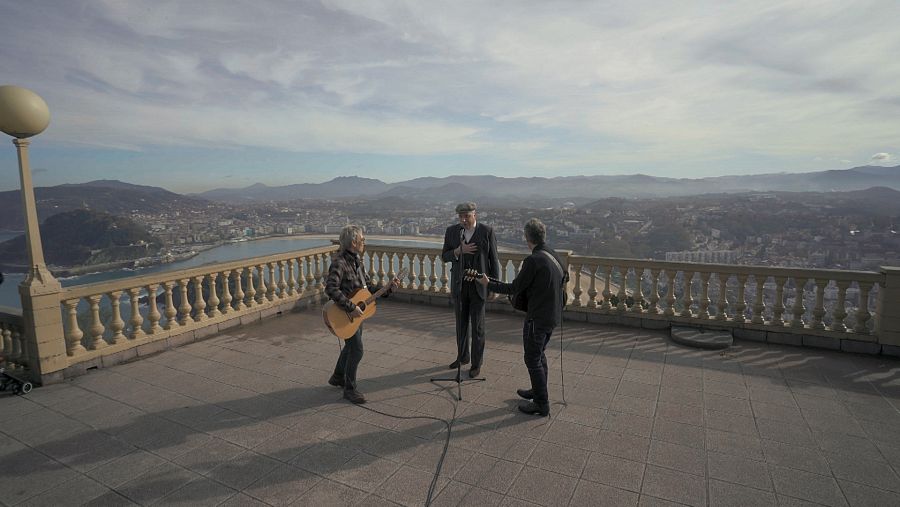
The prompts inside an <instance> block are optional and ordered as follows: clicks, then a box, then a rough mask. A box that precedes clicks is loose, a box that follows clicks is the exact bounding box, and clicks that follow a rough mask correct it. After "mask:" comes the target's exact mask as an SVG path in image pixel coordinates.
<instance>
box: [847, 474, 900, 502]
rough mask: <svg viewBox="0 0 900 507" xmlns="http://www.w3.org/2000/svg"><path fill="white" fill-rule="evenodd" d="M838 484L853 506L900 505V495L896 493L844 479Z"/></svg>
mask: <svg viewBox="0 0 900 507" xmlns="http://www.w3.org/2000/svg"><path fill="white" fill-rule="evenodd" d="M838 484H840V486H841V491H842V492H843V493H844V496H845V497H846V498H847V502H848V503H849V504H850V505H851V506H857V505H859V506H862V505H879V506H880V505H900V494H898V493H897V492H896V491H885V490H883V489H878V488H873V487H871V486H866V485H864V484H857V483H855V482H850V481H845V480H842V479H838Z"/></svg>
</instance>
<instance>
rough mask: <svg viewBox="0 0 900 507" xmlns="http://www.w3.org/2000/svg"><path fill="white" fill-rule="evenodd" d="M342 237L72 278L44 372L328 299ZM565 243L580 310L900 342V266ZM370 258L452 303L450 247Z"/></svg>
mask: <svg viewBox="0 0 900 507" xmlns="http://www.w3.org/2000/svg"><path fill="white" fill-rule="evenodd" d="M336 249H337V247H336V246H327V247H319V248H312V249H307V250H302V251H296V252H289V253H285V254H278V255H272V256H267V257H259V258H254V259H245V260H240V261H234V262H226V263H220V264H214V265H209V266H203V267H199V268H193V269H189V270H183V271H177V272H170V273H159V274H153V275H146V276H138V277H133V278H126V279H120V280H115V281H111V282H105V283H96V284H89V285H80V286H73V287H67V288H63V289H61V291H60V293H59V306H60V312H58V313H56V315H58V316H59V318H60V319H61V324H58V325H59V326H60V328H61V329H63V331H62V333H63V335H64V336H62V337H60V340H64V345H65V347H64V348H63V347H62V344H63V342H62V341H60V342H59V346H58V350H60V352H58V354H57V356H49V355H48V356H47V357H49V358H50V359H52V360H53V362H52V364H54V365H58V364H59V363H60V362H62V366H61V367H60V366H55V369H53V370H51V369H49V368H44V369H43V370H42V373H41V376H42V378H40V379H35V380H48V379H49V380H50V381H52V380H57V379H59V378H62V377H63V376H69V375H77V374H79V373H81V372H83V371H85V370H87V369H90V368H93V367H101V366H107V365H110V364H115V363H118V362H121V361H123V360H127V359H130V358H133V357H136V356H140V355H145V354H149V353H153V352H157V351H160V350H164V349H166V348H169V347H174V346H178V345H180V344H183V343H188V342H190V341H193V340H196V339H199V338H202V337H204V336H207V335H211V334H214V333H217V332H219V331H221V330H223V329H227V328H229V327H231V326H235V325H240V324H243V323H247V322H252V321H254V320H259V319H261V318H263V317H266V316H269V315H272V314H276V313H280V312H282V311H288V310H291V309H293V308H296V307H298V306H301V307H302V306H305V305H309V304H317V303H320V302H321V301H323V300H324V298H325V296H324V283H325V275H326V273H327V271H328V266H329V263H330V256H331V254H332V253H333V252H334V251H335V250H336ZM561 254H562V257H563V259H564V261H565V264H566V265H567V266H568V268H569V273H570V281H569V284H568V287H567V292H568V294H569V299H568V304H567V306H566V308H565V312H564V316H565V318H566V319H568V320H582V321H590V322H598V323H610V324H620V325H629V326H641V327H646V328H655V329H663V328H668V327H669V326H670V325H672V324H678V325H687V326H694V327H700V328H709V329H726V330H731V331H732V333H733V334H734V336H735V337H736V338H742V339H750V340H758V341H769V342H774V343H788V344H794V345H806V346H813V347H825V348H831V349H840V350H847V351H854V352H866V353H875V354H878V353H884V354H890V355H900V317H898V316H897V313H900V269H897V268H883V270H882V271H881V272H863V271H840V270H811V269H793V268H771V267H761V266H731V265H714V264H695V263H675V262H661V261H651V260H637V259H614V258H604V257H591V256H583V255H573V254H572V252H568V251H563V252H561ZM526 256H527V254H525V253H511V252H502V251H501V252H500V261H501V267H502V269H501V278H502V279H503V280H504V281H511V280H512V279H513V278H514V277H515V276H516V275H517V274H518V272H519V270H520V269H521V263H522V261H523V260H524V259H525V257H526ZM364 262H365V268H366V270H367V271H368V274H369V275H370V277H371V278H372V280H373V282H375V283H385V282H387V281H389V280H390V279H392V278H393V277H395V276H397V275H398V274H399V273H400V272H401V270H402V269H403V268H406V271H405V272H404V274H403V276H402V278H401V287H400V289H399V290H398V291H397V294H395V296H394V297H395V298H397V299H399V300H402V301H408V302H412V303H417V304H432V305H443V306H448V305H449V297H450V280H449V270H448V269H447V267H448V265H446V264H445V263H444V262H443V261H442V260H441V250H440V248H437V247H434V248H422V247H406V246H383V245H376V244H371V245H369V246H368V250H367V252H366V255H365V258H364ZM488 309H489V310H491V311H506V312H511V311H513V310H512V308H511V306H510V305H509V302H508V301H507V299H506V298H497V299H496V300H494V301H491V302H489V303H488ZM24 327H25V325H24V324H23V322H22V319H21V317H16V316H14V315H4V314H0V338H2V343H0V347H2V349H0V350H2V352H3V354H4V356H6V359H5V361H7V363H8V364H10V365H11V366H16V365H22V364H28V362H29V352H28V351H30V350H35V351H36V353H35V354H32V357H40V358H41V360H40V362H39V364H40V365H41V366H43V365H44V363H45V355H46V354H42V353H41V350H40V349H41V346H43V345H42V344H38V345H36V346H35V347H28V346H27V345H28V343H26V342H27V340H25V339H24V338H23V337H24V336H26V335H27V333H25V329H24ZM63 351H64V354H63ZM59 356H62V361H60V360H59ZM46 362H47V364H50V361H46ZM63 369H64V370H65V371H61V370H63ZM48 374H52V375H54V376H50V377H48Z"/></svg>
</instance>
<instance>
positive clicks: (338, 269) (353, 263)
mask: <svg viewBox="0 0 900 507" xmlns="http://www.w3.org/2000/svg"><path fill="white" fill-rule="evenodd" d="M363 287H366V288H367V289H369V292H372V293H374V292H375V291H376V290H378V287H377V286H375V285H372V284H371V282H370V281H369V275H368V274H367V273H366V269H365V267H364V266H363V263H362V259H360V257H359V255H357V254H355V253H353V252H351V251H349V250H340V251H338V252H337V253H336V254H335V255H334V256H333V257H332V258H331V266H330V267H329V268H328V276H327V277H326V278H325V294H327V295H328V297H329V298H331V300H333V301H334V302H335V303H337V304H339V305H341V306H342V307H343V308H344V310H346V311H348V312H352V311H353V303H351V302H350V297H351V296H353V294H355V293H356V291H358V290H359V289H361V288H363Z"/></svg>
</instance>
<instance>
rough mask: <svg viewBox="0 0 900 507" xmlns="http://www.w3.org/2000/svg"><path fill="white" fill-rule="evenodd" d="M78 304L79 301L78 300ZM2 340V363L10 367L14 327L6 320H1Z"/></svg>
mask: <svg viewBox="0 0 900 507" xmlns="http://www.w3.org/2000/svg"><path fill="white" fill-rule="evenodd" d="M76 304H78V302H77V301H76ZM0 340H2V343H0V346H2V347H3V351H2V352H3V354H2V355H0V365H3V366H5V367H7V368H10V367H12V356H13V354H12V351H13V345H12V327H11V326H10V324H7V323H5V322H0ZM70 355H71V354H70Z"/></svg>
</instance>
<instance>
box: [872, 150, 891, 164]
mask: <svg viewBox="0 0 900 507" xmlns="http://www.w3.org/2000/svg"><path fill="white" fill-rule="evenodd" d="M893 159H894V156H893V155H891V154H890V153H884V152H881V153H876V154H874V155H872V159H871V160H872V163H874V164H887V163H890V162H891V161H892V160H893Z"/></svg>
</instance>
